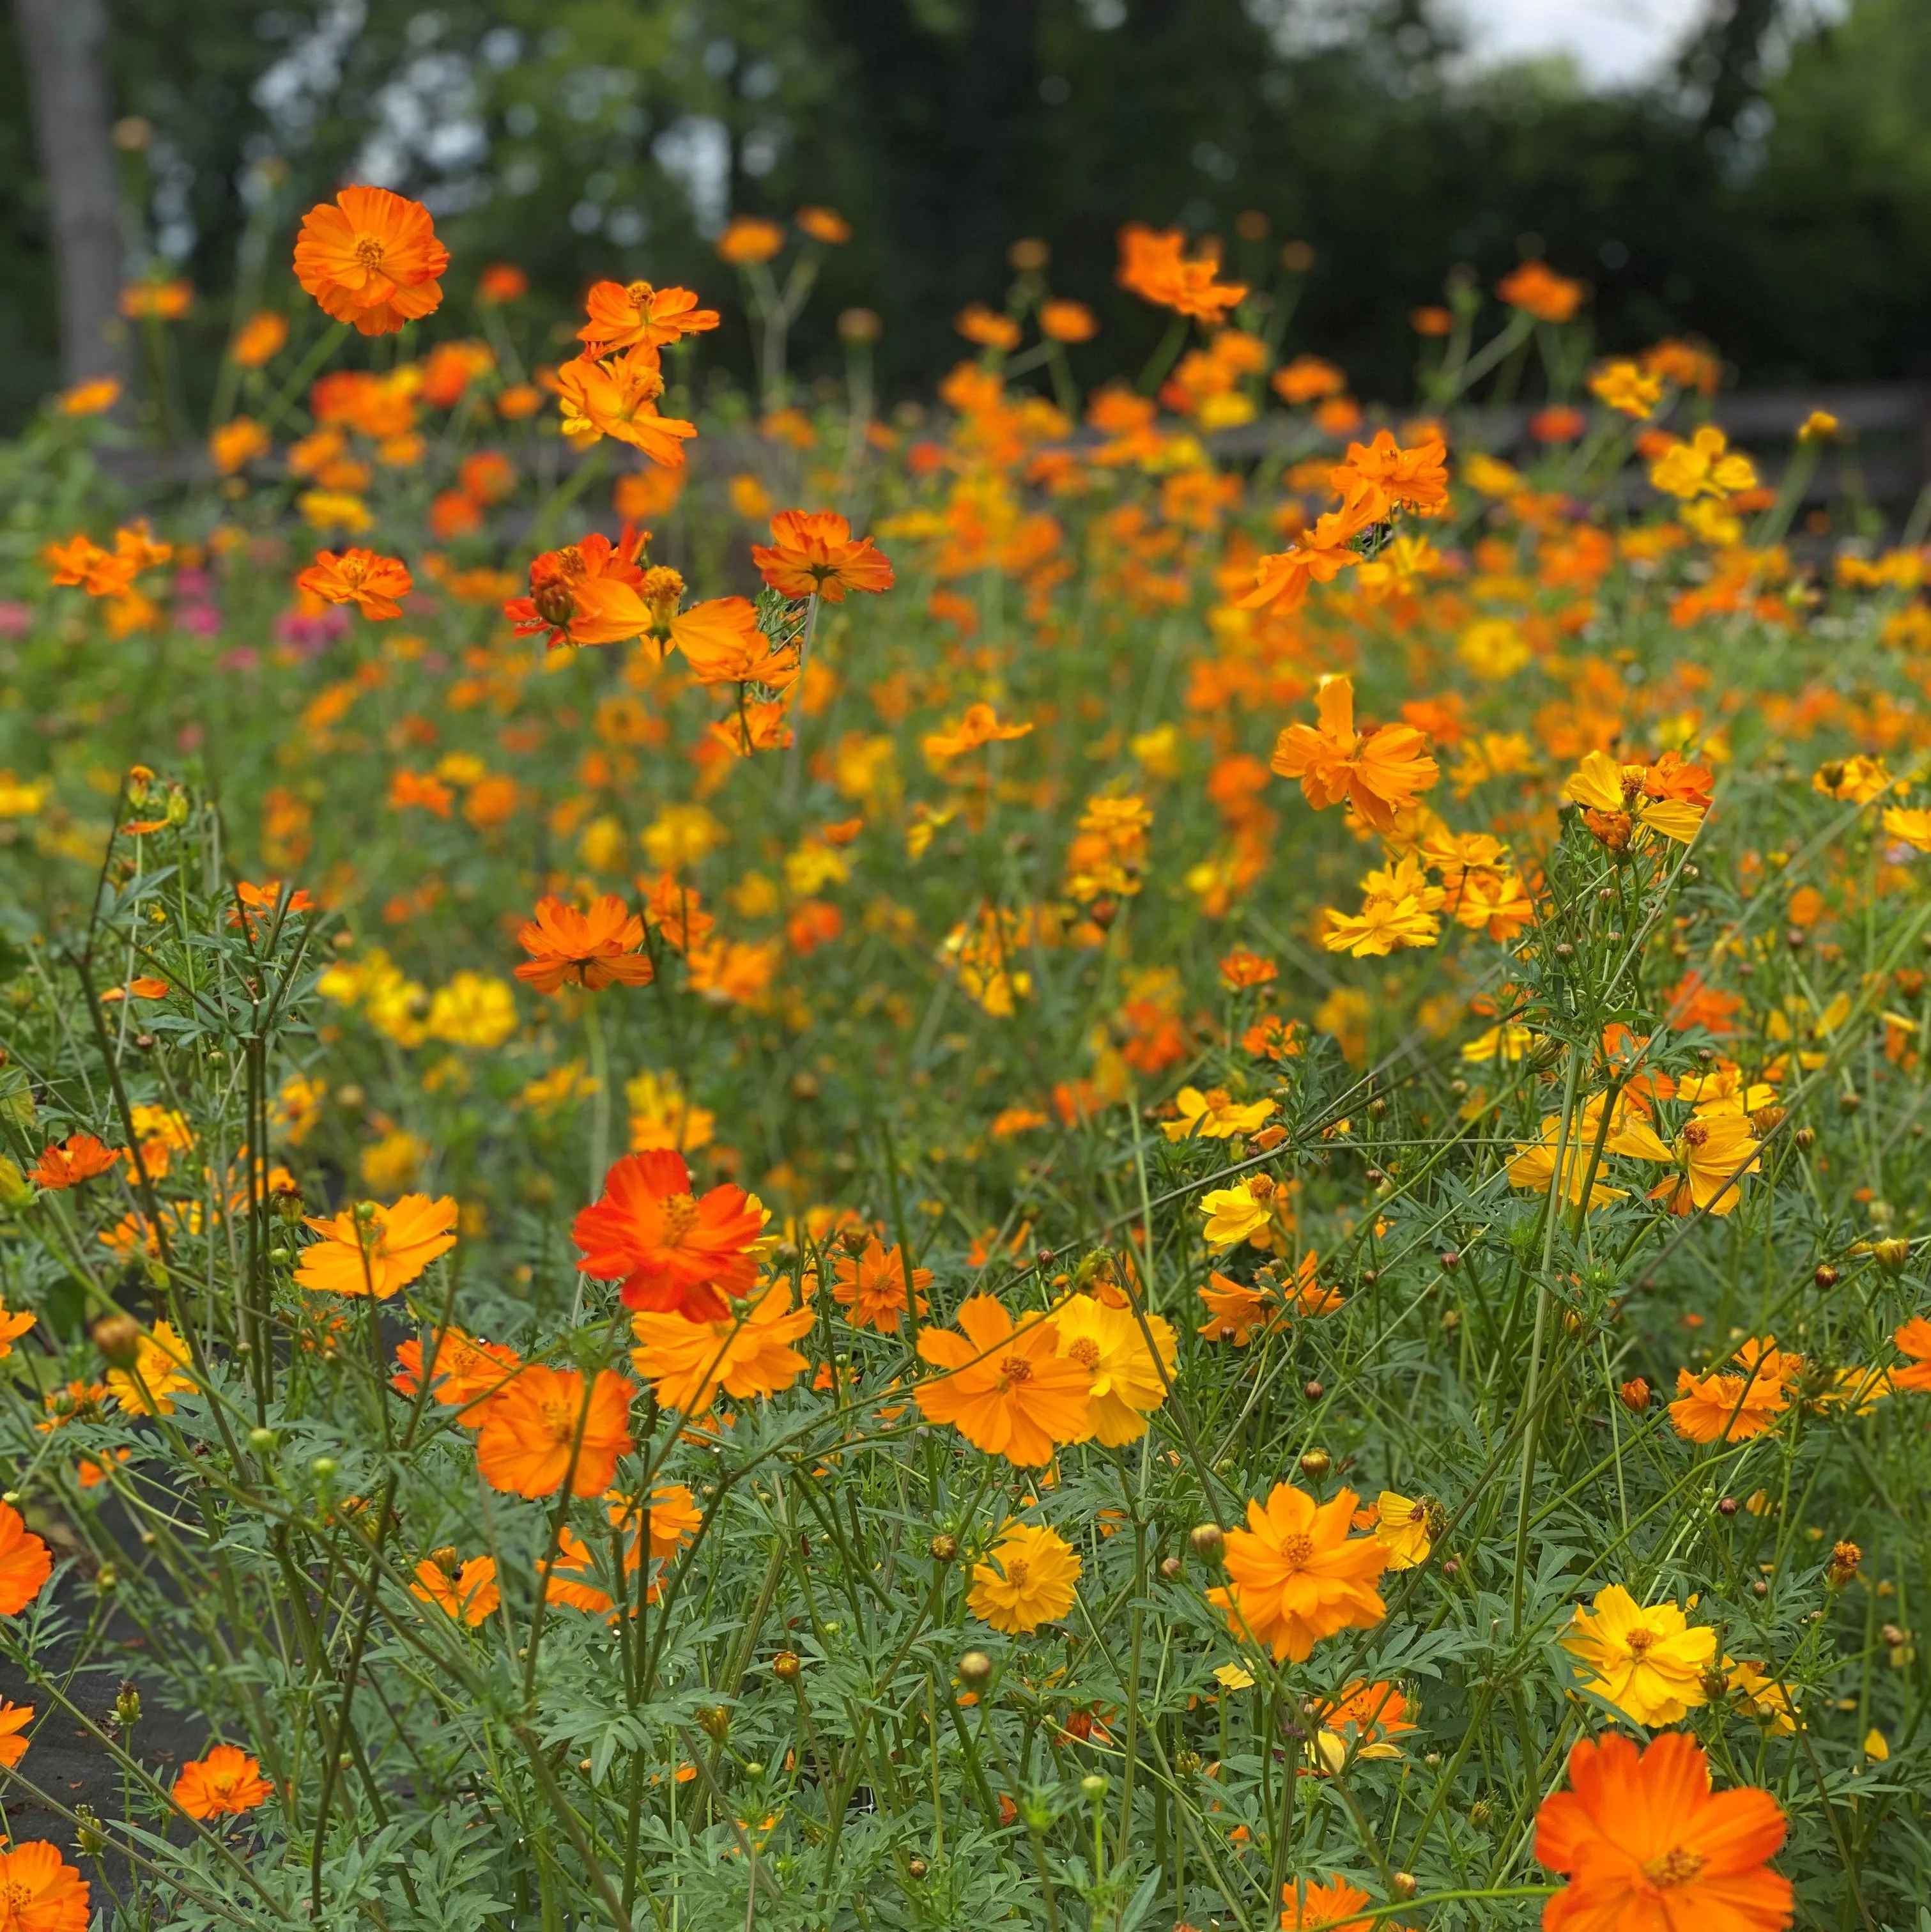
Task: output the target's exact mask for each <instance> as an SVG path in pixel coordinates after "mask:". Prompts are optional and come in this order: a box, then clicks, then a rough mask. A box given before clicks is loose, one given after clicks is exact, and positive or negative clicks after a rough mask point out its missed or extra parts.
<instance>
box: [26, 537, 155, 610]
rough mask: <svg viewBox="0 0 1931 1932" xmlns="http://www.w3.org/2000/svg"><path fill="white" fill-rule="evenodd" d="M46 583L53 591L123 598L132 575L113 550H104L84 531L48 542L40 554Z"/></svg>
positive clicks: (130, 584)
mask: <svg viewBox="0 0 1931 1932" xmlns="http://www.w3.org/2000/svg"><path fill="white" fill-rule="evenodd" d="M40 561H41V562H43V564H45V565H46V570H47V581H48V582H49V583H51V584H52V585H53V586H54V587H55V589H70V588H72V589H82V590H85V592H87V594H88V596H90V597H124V596H125V595H127V592H128V589H129V588H130V586H132V584H133V580H134V572H133V569H132V568H130V566H129V565H127V562H125V561H124V559H121V558H120V557H118V556H115V553H114V552H113V551H112V550H103V549H102V548H101V547H100V544H97V543H96V542H95V541H94V539H93V538H91V537H90V536H88V535H86V534H85V532H81V533H79V534H77V535H73V536H71V537H70V538H67V541H66V542H64V543H58V542H55V543H49V544H46V545H45V546H44V547H43V548H42V550H41V551H40Z"/></svg>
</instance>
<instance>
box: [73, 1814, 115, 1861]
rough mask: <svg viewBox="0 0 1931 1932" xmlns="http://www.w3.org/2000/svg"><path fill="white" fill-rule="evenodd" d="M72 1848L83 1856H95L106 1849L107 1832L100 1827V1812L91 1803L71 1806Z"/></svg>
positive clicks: (98, 1855)
mask: <svg viewBox="0 0 1931 1932" xmlns="http://www.w3.org/2000/svg"><path fill="white" fill-rule="evenodd" d="M73 1848H74V1849H75V1850H76V1851H77V1852H79V1854H80V1855H81V1856H82V1858H98V1857H100V1855H101V1853H102V1852H104V1851H105V1850H106V1849H107V1834H106V1832H103V1830H102V1829H100V1814H99V1813H98V1812H97V1811H95V1810H94V1807H93V1806H92V1805H76V1806H75V1807H74V1808H73Z"/></svg>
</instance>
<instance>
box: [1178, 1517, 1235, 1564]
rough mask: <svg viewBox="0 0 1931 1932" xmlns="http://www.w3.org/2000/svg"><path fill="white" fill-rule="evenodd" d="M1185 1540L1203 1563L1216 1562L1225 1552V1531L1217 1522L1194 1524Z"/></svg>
mask: <svg viewBox="0 0 1931 1932" xmlns="http://www.w3.org/2000/svg"><path fill="white" fill-rule="evenodd" d="M1187 1541H1188V1542H1189V1544H1192V1547H1193V1553H1194V1554H1195V1556H1198V1558H1199V1559H1201V1562H1203V1563H1218V1562H1219V1561H1220V1560H1221V1559H1222V1557H1223V1556H1225V1555H1226V1554H1227V1532H1225V1530H1224V1529H1222V1528H1221V1526H1219V1523H1196V1524H1195V1526H1193V1528H1192V1529H1191V1530H1190V1531H1189V1532H1188V1533H1187Z"/></svg>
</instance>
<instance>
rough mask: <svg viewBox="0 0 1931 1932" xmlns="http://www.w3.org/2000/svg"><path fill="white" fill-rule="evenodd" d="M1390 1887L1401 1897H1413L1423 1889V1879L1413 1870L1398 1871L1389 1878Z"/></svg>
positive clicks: (1406, 1898) (1404, 1898)
mask: <svg viewBox="0 0 1931 1932" xmlns="http://www.w3.org/2000/svg"><path fill="white" fill-rule="evenodd" d="M1388 1889H1389V1890H1390V1891H1391V1892H1393V1894H1394V1895H1395V1896H1396V1897H1397V1898H1399V1899H1402V1900H1408V1899H1411V1898H1412V1897H1414V1895H1415V1894H1416V1893H1417V1892H1418V1891H1420V1890H1421V1880H1420V1879H1418V1878H1417V1877H1416V1876H1415V1875H1414V1873H1413V1872H1396V1873H1395V1874H1394V1876H1393V1877H1392V1878H1390V1879H1389V1880H1388Z"/></svg>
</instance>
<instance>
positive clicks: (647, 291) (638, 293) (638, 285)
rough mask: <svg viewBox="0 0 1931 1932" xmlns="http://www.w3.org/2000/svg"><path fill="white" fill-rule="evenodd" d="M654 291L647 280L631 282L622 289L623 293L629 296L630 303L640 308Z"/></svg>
mask: <svg viewBox="0 0 1931 1932" xmlns="http://www.w3.org/2000/svg"><path fill="white" fill-rule="evenodd" d="M624 293H625V295H627V296H629V297H630V299H631V305H633V306H634V307H635V308H643V306H644V305H645V304H646V302H649V300H650V299H651V297H652V296H654V295H655V294H656V293H657V291H656V290H655V289H654V288H652V287H651V285H650V284H649V283H648V282H632V283H631V284H629V285H628V287H626V288H625V290H624Z"/></svg>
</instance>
